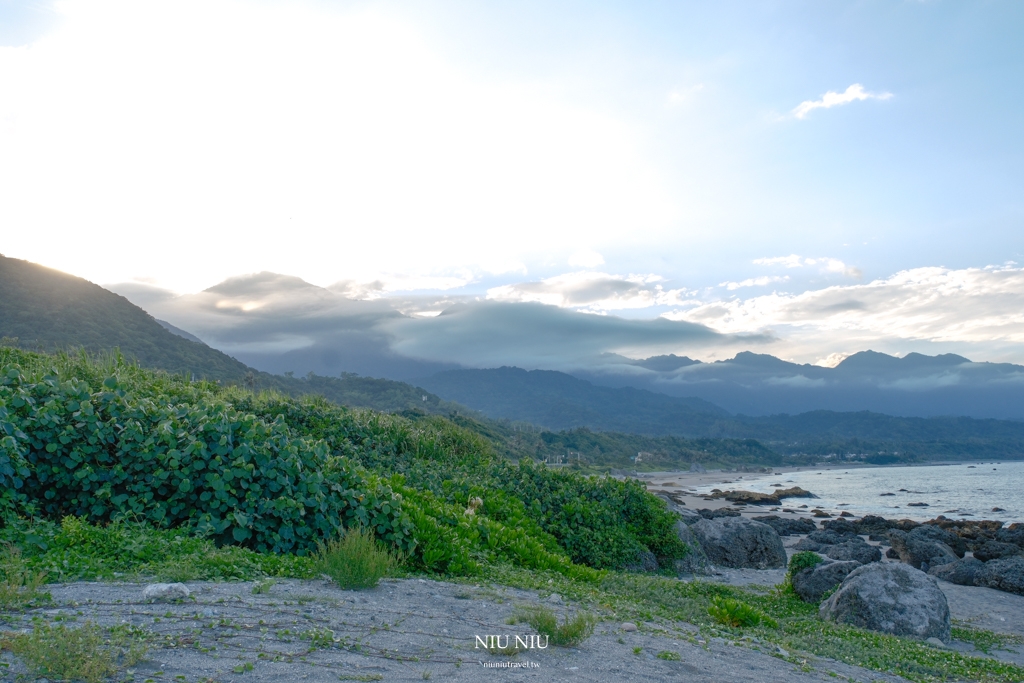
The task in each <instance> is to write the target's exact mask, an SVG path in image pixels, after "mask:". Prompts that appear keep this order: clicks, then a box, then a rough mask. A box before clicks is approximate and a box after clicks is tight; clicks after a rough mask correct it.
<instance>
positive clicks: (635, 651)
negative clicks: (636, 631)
mask: <svg viewBox="0 0 1024 683" xmlns="http://www.w3.org/2000/svg"><path fill="white" fill-rule="evenodd" d="M643 651H644V649H643V648H642V647H640V646H637V647H634V648H633V654H635V655H639V654H640V653H641V652H643Z"/></svg>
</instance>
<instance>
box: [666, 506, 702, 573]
mask: <svg viewBox="0 0 1024 683" xmlns="http://www.w3.org/2000/svg"><path fill="white" fill-rule="evenodd" d="M697 519H700V518H699V517H698V518H697ZM676 536H677V537H678V538H679V540H680V541H682V542H683V543H685V544H686V546H687V547H688V548H689V551H688V552H687V553H686V556H685V557H683V558H682V559H679V560H675V564H674V568H675V570H676V573H677V574H696V575H702V574H708V573H710V567H709V566H708V565H709V563H708V556H707V554H706V553H705V552H704V548H703V547H701V544H700V541H699V540H697V535H696V534H695V533H693V529H691V528H690V525H689V524H687V522H686V521H685V520H683V521H679V522H676Z"/></svg>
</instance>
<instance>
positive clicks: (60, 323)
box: [0, 256, 249, 381]
mask: <svg viewBox="0 0 1024 683" xmlns="http://www.w3.org/2000/svg"><path fill="white" fill-rule="evenodd" d="M0 292H2V296H0V338H2V337H6V338H7V340H8V342H9V343H11V344H16V345H17V346H20V347H22V348H27V349H38V350H42V351H53V350H56V349H74V348H84V349H85V350H86V351H89V352H90V353H99V352H105V351H109V350H111V349H115V348H117V349H120V350H121V352H122V353H124V354H125V355H127V356H130V357H132V358H135V359H137V360H138V361H139V363H141V364H142V365H143V366H144V367H149V368H161V369H163V370H167V371H168V372H191V373H193V374H195V375H197V376H199V377H204V378H208V379H219V380H231V381H241V380H242V379H243V378H244V377H245V376H246V374H247V373H248V372H249V368H248V367H246V366H245V365H244V364H243V363H240V362H239V361H237V360H235V359H234V358H231V357H230V356H228V355H226V354H223V353H221V352H220V351H217V350H215V349H211V348H210V347H209V346H206V345H205V344H199V343H196V342H194V341H189V340H187V339H184V338H182V337H179V336H177V335H174V334H171V333H170V332H168V331H167V330H166V329H164V327H163V326H162V325H160V323H158V322H157V321H156V320H155V319H154V318H153V317H152V316H151V315H149V314H148V313H146V312H145V311H143V310H142V309H141V308H139V307H138V306H135V305H134V304H132V303H131V302H129V301H128V300H127V299H125V298H124V297H122V296H118V295H117V294H114V293H113V292H109V291H107V290H105V289H103V288H102V287H100V286H99V285H94V284H93V283H91V282H89V281H88V280H83V279H82V278H79V277H75V276H73V275H68V274H66V273H62V272H60V271H57V270H53V269H50V268H44V267H43V266H40V265H37V264H35V263H29V262H28V261H21V260H18V259H12V258H6V257H4V256H0Z"/></svg>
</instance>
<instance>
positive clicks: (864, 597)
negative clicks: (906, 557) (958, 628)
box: [818, 562, 950, 643]
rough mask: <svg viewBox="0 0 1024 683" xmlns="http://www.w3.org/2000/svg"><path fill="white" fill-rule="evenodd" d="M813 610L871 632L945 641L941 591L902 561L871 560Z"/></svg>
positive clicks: (946, 610) (947, 625)
mask: <svg viewBox="0 0 1024 683" xmlns="http://www.w3.org/2000/svg"><path fill="white" fill-rule="evenodd" d="M818 614H819V615H820V616H821V617H822V618H823V619H827V620H829V621H834V622H838V623H845V624H852V625H853V626H859V627H860V628H866V629H869V630H872V631H880V632H882V633H890V634H892V635H897V636H911V637H914V638H920V639H922V640H924V639H927V638H938V639H939V640H941V641H942V642H944V643H948V642H949V633H950V619H949V605H948V604H947V603H946V596H945V595H944V594H943V593H942V590H941V589H940V588H939V586H938V583H937V582H936V581H935V579H934V578H933V577H931V576H928V575H927V574H925V573H924V572H922V571H920V570H918V569H914V568H913V567H911V566H909V565H906V564H900V563H895V562H889V563H881V562H874V563H872V564H866V565H863V566H862V567H859V568H858V569H855V570H854V571H852V572H850V574H849V575H848V576H847V577H846V579H844V580H843V583H842V585H841V586H840V587H839V590H837V591H836V592H835V593H833V594H832V596H831V597H830V598H829V599H828V600H826V601H825V602H823V603H822V604H821V607H820V608H819V610H818Z"/></svg>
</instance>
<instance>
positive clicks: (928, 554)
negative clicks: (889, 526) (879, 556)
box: [887, 530, 957, 569]
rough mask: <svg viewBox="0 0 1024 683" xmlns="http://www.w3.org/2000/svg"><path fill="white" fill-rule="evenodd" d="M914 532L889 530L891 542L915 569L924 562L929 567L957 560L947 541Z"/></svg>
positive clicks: (895, 549) (904, 560)
mask: <svg viewBox="0 0 1024 683" xmlns="http://www.w3.org/2000/svg"><path fill="white" fill-rule="evenodd" d="M912 534H913V532H911V533H907V532H906V531H898V530H894V531H890V532H889V542H890V543H891V544H892V549H893V550H894V551H896V553H897V554H898V556H899V558H900V560H901V561H903V562H906V563H907V564H909V565H910V566H911V567H914V568H915V569H920V568H921V563H922V562H927V563H928V566H929V567H935V566H938V565H941V564H948V563H950V562H956V560H957V556H956V554H955V553H954V552H953V549H952V548H950V547H949V546H948V545H946V544H945V543H941V542H939V541H933V540H929V539H927V538H922V537H920V536H914V535H912ZM887 554H888V553H887Z"/></svg>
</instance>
